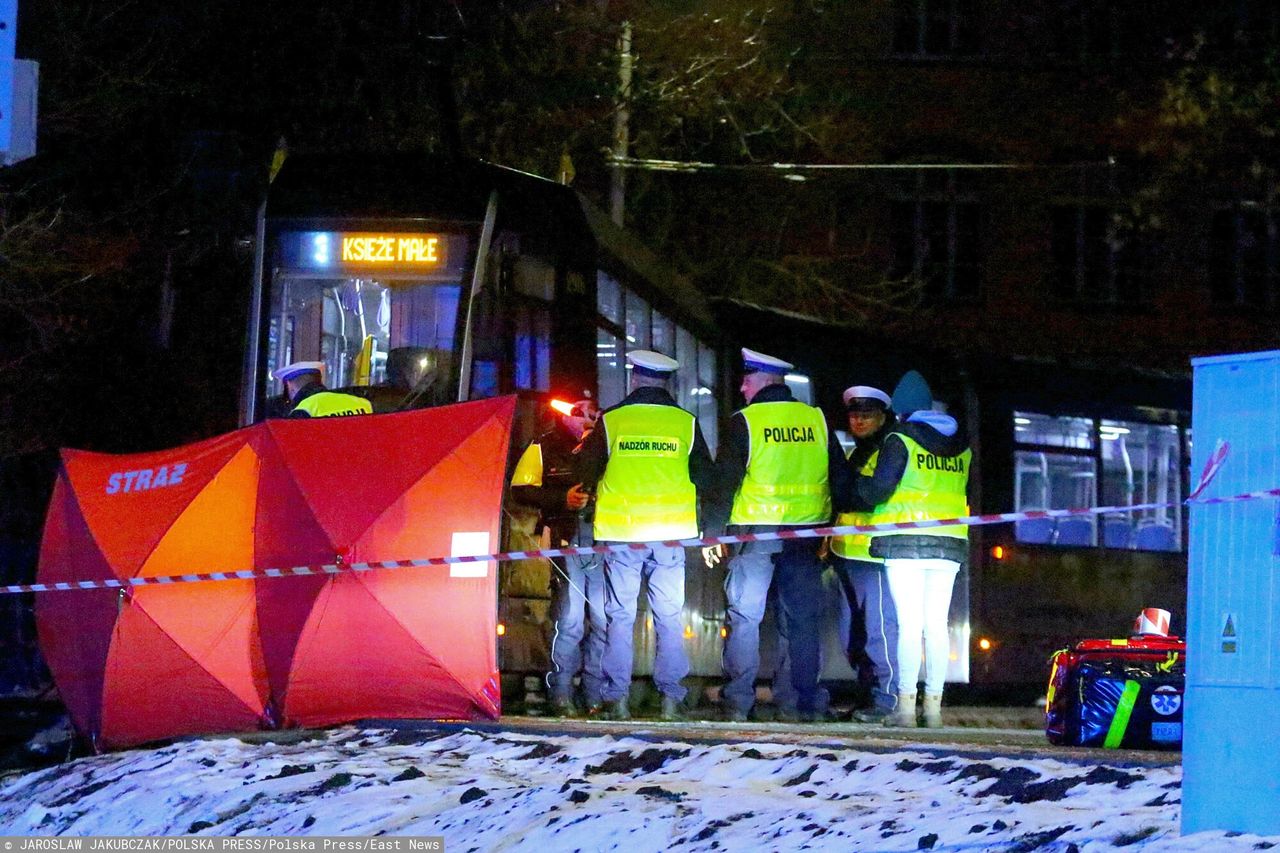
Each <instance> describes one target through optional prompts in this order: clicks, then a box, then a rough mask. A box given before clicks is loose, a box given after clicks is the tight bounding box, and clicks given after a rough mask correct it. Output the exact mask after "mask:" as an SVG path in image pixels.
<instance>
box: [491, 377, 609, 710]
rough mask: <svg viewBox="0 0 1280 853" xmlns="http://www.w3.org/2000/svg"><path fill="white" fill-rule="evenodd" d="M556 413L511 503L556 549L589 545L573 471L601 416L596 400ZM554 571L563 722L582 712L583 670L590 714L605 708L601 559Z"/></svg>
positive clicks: (555, 686)
mask: <svg viewBox="0 0 1280 853" xmlns="http://www.w3.org/2000/svg"><path fill="white" fill-rule="evenodd" d="M557 412H558V418H557V420H556V424H555V426H554V427H553V428H552V429H550V430H548V431H547V432H545V433H543V434H542V435H540V436H538V438H536V439H534V441H533V442H532V443H531V444H530V445H529V446H528V447H527V448H525V451H524V453H523V455H521V457H520V461H519V462H518V463H517V464H516V469H515V472H514V473H513V474H512V476H511V496H512V498H514V499H515V500H516V501H517V502H518V503H521V504H523V505H525V506H528V507H532V508H534V509H537V510H538V512H539V514H540V516H541V524H542V526H543V527H545V528H546V529H547V531H548V533H549V534H550V537H549V538H550V540H551V547H553V548H561V547H565V546H570V545H589V544H591V541H592V540H591V519H590V517H589V514H587V513H586V512H584V511H585V510H586V509H587V507H588V495H587V493H586V491H584V490H583V488H582V484H581V483H579V482H578V481H577V478H576V477H575V476H574V470H573V469H574V464H575V462H576V458H577V457H576V454H577V451H578V449H579V448H580V447H581V444H582V440H583V439H584V438H585V437H586V435H587V434H589V433H590V432H591V429H592V427H594V426H595V422H596V418H597V417H599V415H600V409H599V407H597V406H596V402H595V401H594V400H591V399H582V400H578V401H577V402H576V403H574V404H572V406H569V407H568V410H567V411H559V410H557ZM584 516H585V517H584ZM551 563H552V569H553V571H552V574H551V618H552V619H553V620H554V626H555V633H554V634H553V636H552V640H551V671H550V672H548V673H547V688H548V690H549V691H550V696H551V707H552V710H553V711H554V712H555V713H556V714H558V715H559V716H562V717H572V716H574V715H575V714H576V713H577V710H578V709H577V706H576V705H575V704H574V701H573V678H574V676H575V675H577V674H578V672H579V670H581V672H582V690H583V694H584V698H585V699H586V703H587V709H588V711H589V712H595V711H597V710H599V707H600V704H601V701H602V700H601V694H600V691H601V673H600V658H601V656H602V655H603V654H604V637H605V617H604V570H603V568H602V564H601V560H600V555H599V554H586V555H574V556H569V557H553V558H552V559H551ZM588 623H589V626H590V627H589V628H588V627H587V625H588ZM584 636H585V637H586V643H585V647H584V644H583V637H584Z"/></svg>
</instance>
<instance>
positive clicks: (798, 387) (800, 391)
mask: <svg viewBox="0 0 1280 853" xmlns="http://www.w3.org/2000/svg"><path fill="white" fill-rule="evenodd" d="M785 381H786V383H787V388H789V389H791V396H792V397H795V398H796V399H797V400H798V401H800V402H801V403H804V404H805V405H806V406H811V405H813V386H812V385H811V384H810V383H809V377H808V376H805V375H804V374H803V373H788V374H787V375H786V379H785Z"/></svg>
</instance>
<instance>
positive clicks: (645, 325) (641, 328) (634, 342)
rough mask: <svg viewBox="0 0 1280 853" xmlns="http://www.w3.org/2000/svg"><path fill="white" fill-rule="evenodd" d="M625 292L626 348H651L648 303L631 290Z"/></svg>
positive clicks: (624, 325)
mask: <svg viewBox="0 0 1280 853" xmlns="http://www.w3.org/2000/svg"><path fill="white" fill-rule="evenodd" d="M626 294H627V315H626V318H625V322H624V323H623V324H622V325H623V328H625V329H626V330H627V348H628V349H652V348H653V347H652V344H651V343H650V340H651V338H650V335H649V303H648V302H645V301H644V300H643V299H641V298H640V297H639V296H638V295H636V294H635V293H633V292H632V291H630V290H628V291H626Z"/></svg>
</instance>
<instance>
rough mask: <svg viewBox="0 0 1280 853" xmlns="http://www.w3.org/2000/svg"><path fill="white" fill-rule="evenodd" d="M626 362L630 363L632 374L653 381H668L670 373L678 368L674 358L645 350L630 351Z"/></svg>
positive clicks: (678, 364) (678, 363)
mask: <svg viewBox="0 0 1280 853" xmlns="http://www.w3.org/2000/svg"><path fill="white" fill-rule="evenodd" d="M627 361H629V362H630V363H631V370H632V372H634V373H635V374H637V375H639V376H649V377H652V378H654V379H668V378H670V376H671V372H672V371H673V370H675V369H676V368H677V367H679V366H680V362H678V361H676V360H675V359H674V358H671V357H670V356H666V355H663V354H662V353H660V352H654V351H653V350H647V349H637V350H631V352H629V353H627Z"/></svg>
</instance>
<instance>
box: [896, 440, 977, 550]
mask: <svg viewBox="0 0 1280 853" xmlns="http://www.w3.org/2000/svg"><path fill="white" fill-rule="evenodd" d="M890 435H896V436H897V437H898V438H899V439H900V440H901V441H902V443H903V444H904V445H905V446H906V448H907V467H906V469H905V470H904V471H903V472H902V480H901V481H899V483H898V488H897V489H896V490H895V491H894V493H893V495H891V496H890V498H889V500H888V501H887V502H885V503H883V504H881V505H880V506H878V507H876V508H875V512H873V513H872V514H871V523H872V524H888V523H891V522H896V521H926V520H928V519H931V518H956V517H958V516H962V515H968V514H969V502H968V500H967V499H966V498H965V486H966V485H967V484H968V482H969V464H970V462H971V461H972V459H973V452H972V451H971V450H967V449H966V450H965V451H964V453H961V454H960V455H959V456H938V455H937V454H934V453H930V452H929V451H927V450H925V449H924V447H922V446H921V445H920V444H919V443H918V442H916V441H915V440H914V439H911V438H908V437H907V436H905V435H903V434H902V433H900V432H894V433H890ZM904 535H905V536H951V537H954V538H956V539H968V538H969V528H968V527H965V526H962V525H956V526H954V527H931V528H929V529H928V530H904V531H902V532H901V533H877V534H875V537H876V538H879V537H881V536H904Z"/></svg>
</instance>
